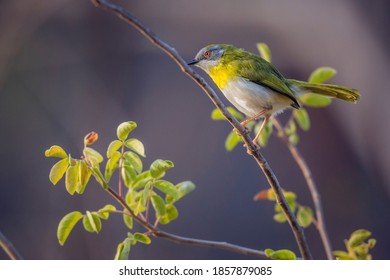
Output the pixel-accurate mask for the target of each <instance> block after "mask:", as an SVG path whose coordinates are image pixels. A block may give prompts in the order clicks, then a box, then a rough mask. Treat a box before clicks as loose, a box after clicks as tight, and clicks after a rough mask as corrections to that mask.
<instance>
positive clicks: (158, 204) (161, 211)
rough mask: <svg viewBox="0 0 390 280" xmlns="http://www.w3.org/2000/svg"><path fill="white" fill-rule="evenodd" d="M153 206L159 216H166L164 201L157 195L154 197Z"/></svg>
mask: <svg viewBox="0 0 390 280" xmlns="http://www.w3.org/2000/svg"><path fill="white" fill-rule="evenodd" d="M152 205H153V208H154V210H155V211H156V215H157V216H164V215H165V203H164V200H163V199H162V198H161V197H160V196H159V195H157V194H153V195H152Z"/></svg>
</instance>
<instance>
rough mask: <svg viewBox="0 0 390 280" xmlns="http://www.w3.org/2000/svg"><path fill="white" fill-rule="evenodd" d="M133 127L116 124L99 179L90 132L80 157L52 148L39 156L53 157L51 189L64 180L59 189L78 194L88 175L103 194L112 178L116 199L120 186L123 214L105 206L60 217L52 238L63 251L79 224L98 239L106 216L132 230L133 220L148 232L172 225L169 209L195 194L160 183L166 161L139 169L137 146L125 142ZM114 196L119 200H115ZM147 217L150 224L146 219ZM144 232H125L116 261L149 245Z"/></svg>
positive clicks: (188, 185)
mask: <svg viewBox="0 0 390 280" xmlns="http://www.w3.org/2000/svg"><path fill="white" fill-rule="evenodd" d="M136 127H137V124H136V123H135V122H131V121H129V122H124V123H121V124H120V125H119V126H118V128H117V139H115V140H113V141H112V142H111V143H110V144H109V145H108V148H107V151H106V158H107V160H106V163H105V165H104V174H103V172H102V171H101V165H103V161H104V157H103V155H102V154H101V153H99V152H98V151H97V150H95V149H93V148H91V147H90V145H92V144H93V143H95V142H96V141H97V139H98V135H97V133H95V132H91V133H89V134H87V135H86V136H85V138H84V149H83V155H82V156H81V158H80V159H74V158H72V157H71V156H70V154H67V153H66V152H65V151H64V149H63V148H61V147H59V146H52V147H50V148H49V149H48V150H46V151H45V156H46V157H58V158H60V160H59V161H58V162H57V163H55V164H54V166H53V167H52V168H51V170H50V174H49V179H50V181H51V182H52V183H53V185H56V184H57V183H58V182H59V181H60V180H61V179H62V178H63V177H65V187H66V190H67V191H68V193H69V194H71V195H74V194H75V193H76V194H83V193H84V191H85V188H86V186H87V184H88V182H89V180H90V178H91V176H92V175H93V177H94V178H95V179H96V181H97V182H98V183H99V184H100V185H101V186H102V188H103V189H105V190H108V189H109V188H110V187H109V184H110V181H111V178H112V177H113V174H114V173H115V172H118V173H119V174H118V175H119V194H121V193H122V184H123V185H124V186H125V192H124V197H125V199H124V201H125V203H126V204H127V205H126V206H127V207H125V208H124V209H122V208H123V207H122V206H121V209H117V207H115V206H114V205H111V204H107V205H105V206H104V207H102V208H101V209H99V210H97V211H86V212H85V213H84V214H83V213H81V212H79V211H74V212H71V213H69V214H67V215H65V216H64V217H63V218H62V220H61V221H60V223H59V225H58V229H57V238H58V241H59V243H60V244H61V245H64V243H65V241H66V240H67V238H68V236H69V234H70V232H71V231H72V229H73V228H74V226H75V225H76V224H77V223H78V222H79V221H81V220H82V224H83V226H84V229H85V230H86V231H88V232H95V233H99V232H100V231H101V229H102V220H107V219H108V218H109V216H110V214H112V213H115V214H120V215H122V216H123V222H124V225H125V226H126V227H127V229H128V230H133V226H134V219H135V218H136V217H137V219H141V220H142V221H143V222H144V224H149V225H150V223H151V222H152V223H153V227H156V226H157V225H158V224H168V223H170V222H171V221H173V220H175V219H176V218H177V217H178V215H179V212H178V209H177V208H176V206H175V203H176V202H177V201H179V200H180V199H181V198H183V197H184V196H185V195H187V194H189V193H190V192H192V191H193V190H194V189H195V185H194V184H193V183H192V182H190V181H184V182H181V183H178V184H174V183H172V182H170V181H168V180H165V179H163V178H164V176H165V175H166V172H167V171H168V170H169V169H171V168H173V167H174V164H173V162H172V161H169V160H162V159H157V160H155V161H153V162H152V164H151V165H150V166H149V168H148V169H145V168H144V164H143V162H142V158H144V157H145V148H144V145H143V143H142V142H141V141H140V140H138V139H136V138H129V135H130V133H131V132H132V131H133V130H134V129H135V128H136ZM119 196H120V195H119ZM151 212H153V213H154V218H150V216H151ZM149 234H150V232H147V233H146V234H143V233H140V232H134V233H132V232H128V234H127V237H126V238H125V239H124V241H123V242H121V243H120V244H119V245H118V247H117V253H116V255H115V258H116V259H127V258H128V255H129V252H130V248H131V246H132V245H135V244H136V243H137V242H140V243H143V244H150V243H151V239H150V238H149V236H148V235H149Z"/></svg>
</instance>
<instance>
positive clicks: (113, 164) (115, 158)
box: [104, 151, 121, 181]
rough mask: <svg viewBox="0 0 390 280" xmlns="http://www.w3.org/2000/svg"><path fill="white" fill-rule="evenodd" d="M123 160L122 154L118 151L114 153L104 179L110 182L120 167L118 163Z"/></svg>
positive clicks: (107, 165) (109, 160)
mask: <svg viewBox="0 0 390 280" xmlns="http://www.w3.org/2000/svg"><path fill="white" fill-rule="evenodd" d="M120 158H121V153H120V152H118V151H114V152H113V153H112V155H111V158H110V159H108V160H107V163H106V170H105V173H104V177H105V178H106V180H107V181H110V179H111V176H112V174H113V173H114V171H115V170H116V169H117V168H118V167H119V165H118V161H119V159H120Z"/></svg>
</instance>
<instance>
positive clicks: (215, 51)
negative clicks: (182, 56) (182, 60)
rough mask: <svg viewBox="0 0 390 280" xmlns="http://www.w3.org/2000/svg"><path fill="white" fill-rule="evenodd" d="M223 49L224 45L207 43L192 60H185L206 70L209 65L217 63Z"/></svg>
mask: <svg viewBox="0 0 390 280" xmlns="http://www.w3.org/2000/svg"><path fill="white" fill-rule="evenodd" d="M224 51H225V48H224V45H218V44H212V45H208V46H206V47H204V48H203V49H201V50H200V51H199V52H198V53H197V55H196V56H195V58H194V59H193V60H190V61H187V64H188V65H195V66H197V67H199V68H201V69H203V70H204V71H206V72H207V71H208V70H209V69H210V68H211V67H213V66H214V65H215V64H217V63H218V61H219V59H220V58H221V57H222V55H223V53H224Z"/></svg>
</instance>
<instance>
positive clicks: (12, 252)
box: [0, 231, 22, 260]
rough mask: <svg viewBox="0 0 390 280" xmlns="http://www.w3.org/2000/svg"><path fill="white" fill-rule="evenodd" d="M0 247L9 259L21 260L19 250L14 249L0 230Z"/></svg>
mask: <svg viewBox="0 0 390 280" xmlns="http://www.w3.org/2000/svg"><path fill="white" fill-rule="evenodd" d="M0 247H1V248H2V249H3V250H4V252H5V253H6V254H7V255H8V257H9V258H10V259H11V260H21V259H22V257H21V256H20V254H19V252H18V251H17V250H16V249H15V247H14V245H12V243H11V242H10V241H9V240H8V239H7V238H6V237H5V236H4V234H2V233H1V231H0Z"/></svg>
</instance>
